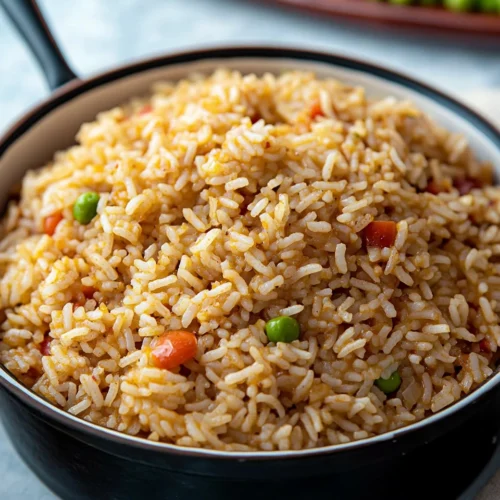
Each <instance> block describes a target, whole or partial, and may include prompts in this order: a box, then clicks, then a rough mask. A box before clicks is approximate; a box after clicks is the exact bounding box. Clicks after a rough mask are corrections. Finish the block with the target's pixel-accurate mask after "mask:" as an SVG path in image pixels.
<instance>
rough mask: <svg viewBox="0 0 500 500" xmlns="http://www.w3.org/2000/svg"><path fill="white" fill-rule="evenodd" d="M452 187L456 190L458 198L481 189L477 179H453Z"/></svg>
mask: <svg viewBox="0 0 500 500" xmlns="http://www.w3.org/2000/svg"><path fill="white" fill-rule="evenodd" d="M453 186H454V187H455V188H456V189H457V191H458V193H459V194H460V196H464V195H466V194H469V193H470V192H471V191H472V190H473V189H478V188H480V187H482V184H481V182H480V181H479V180H478V179H472V178H471V177H463V178H459V179H454V181H453Z"/></svg>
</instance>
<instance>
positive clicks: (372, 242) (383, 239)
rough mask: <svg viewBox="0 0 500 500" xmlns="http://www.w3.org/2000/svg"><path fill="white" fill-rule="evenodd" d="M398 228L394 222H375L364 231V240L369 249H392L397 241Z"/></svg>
mask: <svg viewBox="0 0 500 500" xmlns="http://www.w3.org/2000/svg"><path fill="white" fill-rule="evenodd" d="M396 234H397V228H396V223H395V222H393V221H390V220H388V221H385V220H379V221H373V222H370V224H368V226H366V227H365V229H364V233H363V236H364V240H365V245H366V246H367V247H378V248H387V247H392V246H393V245H394V242H395V241H396Z"/></svg>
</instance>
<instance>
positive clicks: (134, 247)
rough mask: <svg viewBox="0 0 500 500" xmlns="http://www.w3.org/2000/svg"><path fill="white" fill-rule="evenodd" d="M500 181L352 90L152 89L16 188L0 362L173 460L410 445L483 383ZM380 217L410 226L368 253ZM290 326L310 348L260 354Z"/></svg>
mask: <svg viewBox="0 0 500 500" xmlns="http://www.w3.org/2000/svg"><path fill="white" fill-rule="evenodd" d="M491 183H492V181H491V165H489V164H485V163H481V162H479V161H478V160H477V159H475V157H474V156H473V154H472V153H471V151H470V150H469V149H468V146H467V143H466V141H465V139H464V138H463V137H461V136H459V135H457V134H453V133H449V132H447V131H445V130H443V129H442V128H440V127H438V126H437V125H436V124H434V123H433V122H432V121H431V120H430V119H429V118H428V117H427V116H425V115H424V114H422V113H421V112H419V110H418V109H416V108H415V107H414V106H413V105H412V104H411V103H408V102H398V101H396V100H395V99H393V98H386V99H383V100H376V101H375V100H371V99H370V98H368V97H367V96H366V95H365V92H364V90H363V89H362V88H353V87H349V86H346V85H343V84H342V83H339V82H338V81H334V80H324V81H320V80H318V79H316V77H315V76H314V75H313V74H309V73H300V72H289V73H285V74H283V75H281V76H279V77H275V76H271V75H264V76H263V77H256V76H255V75H247V76H242V75H240V74H239V73H236V72H228V71H218V72H216V73H215V74H214V75H212V76H211V77H209V78H206V77H205V78H204V77H201V76H194V77H193V78H192V79H190V80H189V81H182V82H180V83H178V84H175V85H174V84H161V85H158V86H156V88H155V89H154V93H153V94H152V96H151V97H150V98H148V99H137V100H134V101H132V102H130V103H128V104H125V105H124V106H123V107H121V108H115V109H112V110H110V111H107V112H104V113H101V114H99V116H98V117H97V120H96V121H95V122H93V123H89V124H85V125H83V126H82V127H81V130H80V132H79V133H78V136H77V145H76V146H74V147H71V148H70V149H68V150H67V151H63V152H60V153H57V154H56V156H55V158H54V160H53V161H52V163H50V164H49V165H47V166H45V167H44V168H42V169H41V170H38V171H36V172H30V173H28V174H27V175H26V177H25V178H24V181H23V185H22V191H21V194H20V201H12V202H11V203H10V206H9V209H8V212H7V214H6V216H5V218H4V220H3V222H2V241H1V243H0V278H1V279H0V301H1V302H0V308H1V311H2V312H1V313H0V314H2V318H1V320H2V325H1V331H0V339H1V342H0V361H1V362H2V364H4V365H5V367H6V368H7V369H8V370H10V371H11V372H12V373H13V374H14V375H15V376H16V377H17V378H19V379H20V380H21V381H22V382H23V383H25V384H26V385H28V386H29V387H32V388H33V390H34V391H35V392H36V393H38V394H40V395H42V396H43V397H45V398H46V399H48V400H49V401H50V402H52V403H53V404H55V405H57V406H59V407H61V408H64V409H65V410H67V411H68V412H70V413H71V414H73V415H78V416H79V417H81V418H84V419H85V420H87V421H90V422H94V423H96V424H99V425H102V426H105V427H108V428H111V429H116V430H118V431H122V432H125V433H128V434H132V435H138V436H142V437H146V438H149V439H151V440H155V441H164V442H167V443H175V444H177V445H181V446H190V447H204V448H213V449H220V450H240V451H245V450H289V449H292V450H299V449H304V448H312V447H318V446H326V445H331V444H339V443H346V442H349V441H353V440H359V439H364V438H368V437H371V436H375V435H377V434H381V433H384V432H386V431H389V430H393V429H397V428H400V427H403V426H406V425H408V424H411V423H413V422H416V421H418V420H420V419H423V418H425V417H426V416H428V415H431V414H433V413H435V412H438V411H439V410H441V409H443V408H445V407H447V406H449V405H451V404H452V403H453V402H455V401H457V400H459V399H460V398H462V397H464V396H465V395H466V394H469V393H470V392H471V391H473V390H474V389H475V388H476V387H477V386H478V385H479V384H480V383H481V382H483V381H484V380H485V379H487V378H488V377H489V376H490V375H491V374H492V373H493V370H494V366H495V362H496V352H497V346H498V345H499V343H500V328H499V319H498V316H497V313H498V312H499V310H500V305H499V304H500V259H499V256H500V231H499V227H500V213H499V210H498V206H499V203H500V190H499V188H496V187H493V186H492V185H491ZM87 191H97V192H98V193H99V194H100V201H99V205H98V210H97V216H96V217H95V218H94V219H93V220H92V221H91V222H90V224H88V225H83V224H80V223H79V222H77V221H76V220H75V218H74V217H73V212H72V209H73V204H74V203H75V200H76V199H77V197H78V196H79V195H80V194H82V193H84V192H87ZM60 211H62V220H61V222H59V224H58V225H57V228H56V230H55V232H54V234H53V235H52V236H49V235H48V234H44V229H43V228H44V221H45V219H46V218H47V217H48V216H50V215H51V214H54V213H59V212H60ZM373 221H394V222H395V223H396V224H397V225H396V228H397V233H396V236H395V240H394V241H393V242H392V244H391V245H389V246H382V247H378V246H370V245H369V242H368V241H367V240H366V231H367V229H366V228H367V227H368V226H369V225H370V224H371V223H372V222H373ZM89 290H90V292H89ZM280 315H288V316H293V317H294V318H296V319H297V320H298V322H299V323H300V327H301V334H300V338H299V340H296V341H294V342H292V343H272V342H269V341H268V338H267V336H266V333H265V324H266V321H268V320H269V319H271V318H274V317H276V316H280ZM179 329H182V330H187V331H190V332H193V333H195V334H196V337H197V343H198V346H197V354H196V356H195V358H194V359H192V360H190V361H188V362H186V363H185V364H183V365H182V366H181V367H179V368H175V369H172V370H166V369H162V368H158V367H157V366H156V365H155V364H154V363H153V361H152V357H151V350H152V348H154V346H155V343H156V342H157V338H158V336H160V335H162V334H163V333H165V332H167V331H170V330H179ZM44 354H45V355H44ZM395 371H397V372H398V373H399V375H400V377H401V379H402V382H401V385H400V387H399V389H398V390H397V391H395V392H393V393H389V394H385V393H384V392H382V391H381V390H380V389H379V387H378V386H377V384H375V381H376V380H377V379H379V378H380V377H382V378H388V377H389V376H390V375H391V374H392V373H394V372H395Z"/></svg>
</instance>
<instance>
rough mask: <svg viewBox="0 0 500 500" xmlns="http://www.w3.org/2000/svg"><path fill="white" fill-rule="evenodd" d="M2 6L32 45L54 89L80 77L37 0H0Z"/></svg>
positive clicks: (32, 49) (48, 82)
mask: <svg viewBox="0 0 500 500" xmlns="http://www.w3.org/2000/svg"><path fill="white" fill-rule="evenodd" d="M0 6H2V7H3V8H4V10H5V12H6V14H7V16H8V17H9V18H10V20H11V21H12V22H13V24H14V26H15V27H16V28H17V31H18V32H19V34H20V35H21V36H22V37H23V38H24V40H25V41H26V43H27V44H28V46H29V48H30V49H31V52H32V53H33V55H34V56H35V58H36V60H37V61H38V64H40V67H41V68H42V71H43V74H44V75H45V79H46V80H47V84H48V86H49V88H50V89H51V90H54V89H56V88H57V87H60V86H61V85H63V84H65V83H67V82H69V81H70V80H73V79H75V78H76V75H75V73H73V71H72V70H71V68H70V67H69V66H68V63H67V62H66V60H65V59H64V56H63V55H62V53H61V51H60V50H59V47H58V46H57V43H56V41H55V40H54V37H53V36H52V33H51V32H50V29H49V27H48V26H47V23H46V22H45V19H44V18H43V15H42V13H41V12H40V9H39V8H38V5H37V4H36V1H35V0H0Z"/></svg>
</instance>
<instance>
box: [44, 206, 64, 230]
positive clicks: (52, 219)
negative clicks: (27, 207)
mask: <svg viewBox="0 0 500 500" xmlns="http://www.w3.org/2000/svg"><path fill="white" fill-rule="evenodd" d="M62 220H63V215H62V213H61V212H54V213H53V214H52V215H49V216H48V217H45V220H44V221H43V232H44V233H45V234H48V235H49V236H52V235H53V234H54V233H55V232H56V227H57V225H58V224H59V222H61V221H62Z"/></svg>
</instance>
